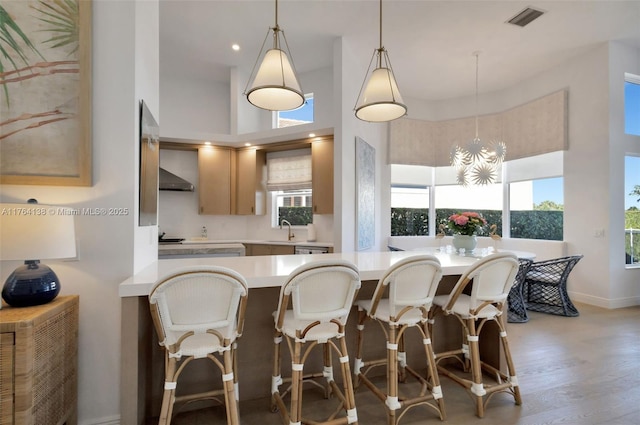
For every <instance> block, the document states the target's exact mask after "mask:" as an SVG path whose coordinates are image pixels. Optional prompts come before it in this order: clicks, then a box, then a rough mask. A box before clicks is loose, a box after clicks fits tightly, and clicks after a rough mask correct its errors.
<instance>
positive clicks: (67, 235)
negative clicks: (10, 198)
mask: <svg viewBox="0 0 640 425" xmlns="http://www.w3.org/2000/svg"><path fill="white" fill-rule="evenodd" d="M0 236H1V237H0V260H24V265H22V266H20V267H18V268H17V269H15V270H14V271H13V273H11V275H9V277H8V278H7V280H6V282H5V284H4V287H3V288H2V298H3V299H4V300H5V301H6V302H7V304H9V305H11V306H13V307H26V306H33V305H40V304H46V303H48V302H49V301H51V300H53V299H54V298H55V297H56V296H57V295H58V293H59V292H60V281H59V280H58V276H56V274H55V273H54V272H53V270H51V269H50V268H49V267H48V266H46V265H44V264H41V263H40V260H43V259H54V258H70V257H75V256H76V237H75V228H74V210H72V209H70V208H66V207H57V206H52V205H43V204H38V203H37V202H35V200H29V203H27V204H0Z"/></svg>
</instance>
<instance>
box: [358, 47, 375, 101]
mask: <svg viewBox="0 0 640 425" xmlns="http://www.w3.org/2000/svg"><path fill="white" fill-rule="evenodd" d="M376 52H378V53H379V51H378V50H377V49H373V55H372V56H371V60H370V61H369V67H368V68H367V72H366V73H365V74H364V80H363V81H362V85H361V86H360V91H359V92H358V97H356V104H355V105H354V106H353V110H354V111H355V110H356V108H357V107H358V101H359V100H360V96H361V95H362V90H363V89H364V85H365V84H366V83H367V77H368V76H369V71H370V70H371V64H372V63H373V58H375V56H376Z"/></svg>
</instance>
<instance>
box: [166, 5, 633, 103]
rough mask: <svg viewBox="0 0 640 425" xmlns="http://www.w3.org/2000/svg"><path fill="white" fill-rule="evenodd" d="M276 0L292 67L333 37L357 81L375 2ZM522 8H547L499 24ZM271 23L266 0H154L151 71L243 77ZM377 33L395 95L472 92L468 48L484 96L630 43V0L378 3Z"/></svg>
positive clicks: (311, 59) (321, 57) (320, 53)
mask: <svg viewBox="0 0 640 425" xmlns="http://www.w3.org/2000/svg"><path fill="white" fill-rule="evenodd" d="M278 4H279V14H278V15H279V16H278V23H279V25H280V27H281V29H283V30H284V31H285V34H286V36H287V40H288V42H289V47H290V48H291V53H292V56H293V59H294V62H295V66H296V68H297V69H298V72H300V73H303V72H307V71H310V70H314V69H318V68H323V67H327V66H330V65H331V63H332V45H333V42H334V40H335V39H336V38H337V37H341V36H343V37H345V38H347V39H348V43H349V46H350V48H351V49H352V50H353V52H354V54H357V55H358V56H361V57H358V58H357V59H358V61H362V63H363V64H364V65H363V69H362V78H363V79H364V75H365V72H366V66H367V64H368V62H369V60H370V58H371V55H372V53H373V50H374V49H375V48H377V47H378V46H379V29H378V28H379V3H378V1H377V0H323V1H319V0H280V1H279V3H278ZM527 6H530V7H534V8H537V9H541V10H544V11H546V12H547V13H546V14H544V15H543V16H542V17H540V18H538V19H537V20H536V21H534V22H533V23H531V24H530V25H528V26H526V27H524V28H520V27H517V26H514V25H511V24H507V23H505V21H507V20H508V19H510V18H511V17H513V16H514V15H515V14H517V13H518V12H520V11H521V10H522V9H524V8H525V7H527ZM274 22H275V1H274V0H254V1H248V0H233V1H218V0H198V1H193V0H160V76H161V78H162V76H163V75H172V74H173V75H180V76H183V77H185V78H197V79H203V80H209V79H210V80H214V81H228V80H229V69H230V67H239V68H241V69H245V70H246V72H247V74H248V73H249V72H250V70H251V68H252V67H253V64H254V62H255V60H256V57H257V55H258V51H259V49H260V46H261V45H262V41H263V39H264V37H265V35H266V33H267V29H268V28H269V27H272V26H273V25H274ZM382 32H383V34H382V37H383V44H384V46H385V47H386V48H387V50H388V52H389V56H390V58H391V63H392V65H393V69H394V71H395V74H396V78H397V80H398V85H399V87H400V91H401V92H402V93H403V96H404V97H412V98H418V99H425V100H440V99H448V98H456V97H461V96H467V95H472V94H473V92H474V89H475V57H474V56H473V54H472V53H473V52H474V51H480V52H481V54H480V59H479V60H480V72H479V74H480V91H481V92H491V91H495V90H500V89H502V88H505V87H510V86H513V85H515V84H517V83H518V82H519V81H521V80H524V79H527V78H529V77H531V76H533V75H536V74H538V73H541V72H543V71H545V70H547V69H550V68H553V67H555V66H556V65H558V64H560V63H561V62H563V61H565V60H567V59H568V58H570V57H573V56H576V55H580V54H582V53H584V52H586V51H588V50H590V49H593V48H594V47H596V46H597V45H599V44H601V43H603V42H606V41H609V40H619V41H622V42H624V43H628V44H631V45H633V46H636V47H637V48H639V49H640V0H634V1H614V0H606V1H569V0H566V1H537V0H531V1H528V2H522V1H515V0H503V1H483V0H475V1H457V0H448V1H429V0H412V1H409V0H384V1H383V30H382ZM233 43H238V44H239V45H240V46H241V50H240V51H239V52H234V51H233V50H232V49H231V45H232V44H233ZM304 88H305V87H303V89H304Z"/></svg>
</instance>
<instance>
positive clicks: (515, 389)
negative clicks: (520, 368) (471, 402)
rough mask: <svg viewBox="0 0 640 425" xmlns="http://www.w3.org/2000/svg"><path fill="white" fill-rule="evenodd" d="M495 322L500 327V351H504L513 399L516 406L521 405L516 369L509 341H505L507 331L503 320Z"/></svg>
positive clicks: (498, 319) (499, 319)
mask: <svg viewBox="0 0 640 425" xmlns="http://www.w3.org/2000/svg"><path fill="white" fill-rule="evenodd" d="M496 322H497V323H498V326H499V327H500V340H501V341H502V349H503V351H504V357H505V360H506V363H507V371H508V372H509V379H510V380H511V383H512V384H513V387H512V389H513V397H514V398H515V401H516V404H517V405H520V404H522V397H521V396H520V386H519V385H518V378H517V375H516V367H515V365H514V363H513V359H512V358H511V350H510V349H509V340H508V339H507V331H506V329H505V326H504V318H503V317H502V316H500V317H498V318H497V320H496Z"/></svg>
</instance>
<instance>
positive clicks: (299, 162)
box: [267, 149, 311, 190]
mask: <svg viewBox="0 0 640 425" xmlns="http://www.w3.org/2000/svg"><path fill="white" fill-rule="evenodd" d="M298 189H311V150H310V149H297V150H294V151H281V152H269V153H267V190H298Z"/></svg>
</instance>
